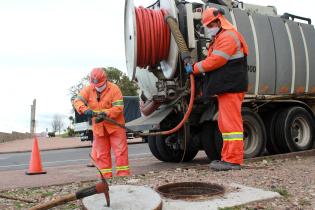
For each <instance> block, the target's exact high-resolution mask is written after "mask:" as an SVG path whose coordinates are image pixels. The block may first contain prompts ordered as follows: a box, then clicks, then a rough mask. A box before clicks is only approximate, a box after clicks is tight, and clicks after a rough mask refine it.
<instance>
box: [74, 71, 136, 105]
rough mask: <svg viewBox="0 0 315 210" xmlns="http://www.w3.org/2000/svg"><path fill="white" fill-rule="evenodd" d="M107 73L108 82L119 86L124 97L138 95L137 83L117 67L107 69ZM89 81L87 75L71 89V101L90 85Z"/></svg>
mask: <svg viewBox="0 0 315 210" xmlns="http://www.w3.org/2000/svg"><path fill="white" fill-rule="evenodd" d="M105 72H106V74H107V77H108V80H109V81H111V82H113V83H114V84H116V85H118V87H119V88H120V90H121V92H122V94H123V95H124V96H135V95H138V93H137V90H138V85H137V84H136V83H135V82H133V81H130V80H129V78H128V77H127V75H126V74H125V73H123V72H122V71H120V70H119V69H117V68H115V67H108V68H106V69H105ZM89 79H90V78H89V75H87V76H85V77H84V78H82V79H81V80H80V81H79V83H78V84H77V85H74V86H72V87H71V88H70V96H71V101H73V100H74V99H75V98H76V97H77V95H78V94H79V93H80V90H81V89H82V88H83V87H84V86H86V85H88V84H89Z"/></svg>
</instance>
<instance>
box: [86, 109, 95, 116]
mask: <svg viewBox="0 0 315 210" xmlns="http://www.w3.org/2000/svg"><path fill="white" fill-rule="evenodd" d="M84 115H85V116H87V118H92V117H93V116H94V115H95V113H94V112H93V111H92V110H91V109H88V110H85V111H84Z"/></svg>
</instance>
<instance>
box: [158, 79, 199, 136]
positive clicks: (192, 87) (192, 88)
mask: <svg viewBox="0 0 315 210" xmlns="http://www.w3.org/2000/svg"><path fill="white" fill-rule="evenodd" d="M194 100H195V77H194V75H193V74H190V99H189V105H188V109H187V112H186V113H185V115H184V118H183V119H182V121H181V122H180V123H179V124H178V125H177V126H176V127H175V128H173V129H171V130H168V131H162V132H161V134H162V135H169V134H171V133H175V132H176V131H178V130H179V129H180V128H181V127H182V126H183V125H184V123H185V122H186V120H187V119H188V117H189V116H190V113H191V111H192V108H193V105H194Z"/></svg>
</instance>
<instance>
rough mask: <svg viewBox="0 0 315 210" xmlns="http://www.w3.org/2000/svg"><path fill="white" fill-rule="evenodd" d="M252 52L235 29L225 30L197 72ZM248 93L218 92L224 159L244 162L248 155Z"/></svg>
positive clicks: (216, 38) (197, 64)
mask: <svg viewBox="0 0 315 210" xmlns="http://www.w3.org/2000/svg"><path fill="white" fill-rule="evenodd" d="M247 54H248V47H247V44H246V42H245V40H244V38H243V37H242V35H241V34H240V33H238V32H237V31H236V30H235V29H234V28H228V29H224V28H223V29H222V31H221V32H220V33H219V34H218V35H217V36H216V37H215V40H214V42H213V44H212V46H211V47H210V48H209V52H208V56H207V58H206V59H205V60H203V61H200V62H198V63H196V64H195V65H194V71H193V73H194V74H199V73H206V72H210V71H214V70H216V69H218V68H220V67H222V66H224V65H225V64H226V63H227V62H228V61H230V60H234V59H239V58H242V57H244V56H247ZM243 99H244V92H241V93H222V94H219V95H218V103H219V118H218V125H219V130H220V132H221V133H222V137H223V148H222V152H221V156H222V160H223V161H225V162H229V163H234V164H242V163H243V158H244V142H243V120H242V116H241V105H242V101H243Z"/></svg>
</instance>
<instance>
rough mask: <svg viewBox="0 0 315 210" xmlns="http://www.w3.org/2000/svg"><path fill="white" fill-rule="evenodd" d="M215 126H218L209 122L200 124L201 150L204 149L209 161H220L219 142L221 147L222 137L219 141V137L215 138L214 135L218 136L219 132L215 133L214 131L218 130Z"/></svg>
mask: <svg viewBox="0 0 315 210" xmlns="http://www.w3.org/2000/svg"><path fill="white" fill-rule="evenodd" d="M217 124H218V123H217V122H211V121H208V122H205V123H203V124H202V130H201V144H202V148H203V149H204V151H205V153H206V155H207V157H208V159H209V160H210V161H212V160H221V149H220V148H219V147H220V146H219V145H220V142H219V141H221V145H222V136H221V139H220V136H215V133H216V134H217V133H219V134H220V132H215V130H218V125H217ZM220 135H221V134H220ZM217 141H218V142H217ZM221 148H222V146H221Z"/></svg>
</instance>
